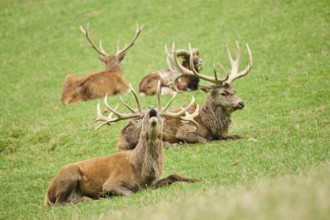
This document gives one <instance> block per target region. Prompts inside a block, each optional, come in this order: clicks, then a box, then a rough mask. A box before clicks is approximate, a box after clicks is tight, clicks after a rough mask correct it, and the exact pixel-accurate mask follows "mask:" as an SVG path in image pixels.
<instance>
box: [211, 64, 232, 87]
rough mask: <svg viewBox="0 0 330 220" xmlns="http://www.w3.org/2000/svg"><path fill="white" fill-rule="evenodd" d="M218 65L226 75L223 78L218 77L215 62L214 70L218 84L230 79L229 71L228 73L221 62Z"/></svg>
mask: <svg viewBox="0 0 330 220" xmlns="http://www.w3.org/2000/svg"><path fill="white" fill-rule="evenodd" d="M218 65H219V66H220V68H221V69H222V71H223V72H224V73H225V75H226V76H225V77H224V78H223V79H219V78H218V73H217V70H216V68H215V64H214V63H213V72H214V78H215V80H216V82H217V83H218V84H222V83H223V82H225V81H226V80H228V78H229V73H228V71H227V70H226V69H225V68H224V67H223V66H222V65H221V64H220V63H218Z"/></svg>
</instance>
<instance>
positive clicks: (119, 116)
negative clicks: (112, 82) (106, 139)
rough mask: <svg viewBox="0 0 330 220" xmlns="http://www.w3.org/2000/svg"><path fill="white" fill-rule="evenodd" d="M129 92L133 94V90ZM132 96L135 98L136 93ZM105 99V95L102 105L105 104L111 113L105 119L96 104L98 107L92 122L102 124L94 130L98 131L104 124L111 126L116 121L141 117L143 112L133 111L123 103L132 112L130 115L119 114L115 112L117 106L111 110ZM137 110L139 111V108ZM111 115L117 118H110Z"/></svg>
mask: <svg viewBox="0 0 330 220" xmlns="http://www.w3.org/2000/svg"><path fill="white" fill-rule="evenodd" d="M131 91H132V93H133V94H134V92H133V91H134V90H131ZM134 96H136V93H135V95H134ZM107 99H108V96H107V95H105V97H104V104H105V106H106V107H107V108H108V110H109V111H110V112H111V113H110V114H109V116H108V117H105V116H104V115H102V113H101V110H100V104H98V106H97V118H96V119H95V120H94V122H96V121H103V123H102V124H100V125H99V126H97V127H96V128H95V129H94V130H97V129H99V128H100V127H102V126H103V125H105V124H109V125H111V124H113V123H114V122H117V121H120V120H124V119H130V118H136V117H139V116H141V115H142V114H143V112H141V111H134V110H133V108H131V107H127V106H128V105H127V104H126V103H125V104H126V105H125V104H124V105H125V106H126V107H127V108H128V109H129V110H133V112H132V113H130V114H125V113H120V112H118V111H117V107H118V106H117V107H116V108H115V109H113V108H112V107H111V106H110V105H109V103H108V101H107ZM138 105H139V104H138ZM138 109H140V107H139V108H138ZM113 114H115V115H116V116H117V117H116V118H113V117H112V115H113Z"/></svg>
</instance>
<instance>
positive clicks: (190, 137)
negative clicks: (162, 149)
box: [175, 131, 208, 143]
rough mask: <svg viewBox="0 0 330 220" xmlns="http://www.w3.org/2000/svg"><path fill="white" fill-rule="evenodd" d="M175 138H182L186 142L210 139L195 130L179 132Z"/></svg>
mask: <svg viewBox="0 0 330 220" xmlns="http://www.w3.org/2000/svg"><path fill="white" fill-rule="evenodd" d="M175 138H176V139H177V140H180V141H182V142H186V143H206V142H208V140H207V139H206V138H204V137H202V136H200V135H199V134H196V133H195V132H180V131H179V132H178V133H177V134H176V135H175Z"/></svg>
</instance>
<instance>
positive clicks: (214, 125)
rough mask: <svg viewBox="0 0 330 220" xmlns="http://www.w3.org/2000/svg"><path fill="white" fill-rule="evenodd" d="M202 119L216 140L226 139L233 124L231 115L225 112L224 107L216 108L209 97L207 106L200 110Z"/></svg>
mask: <svg viewBox="0 0 330 220" xmlns="http://www.w3.org/2000/svg"><path fill="white" fill-rule="evenodd" d="M200 117H201V119H202V121H203V124H204V125H205V127H206V128H207V129H208V130H209V131H210V133H211V134H212V136H213V137H214V138H216V139H221V138H222V137H225V136H226V135H227V133H228V128H229V125H230V123H231V113H230V112H227V111H225V109H224V108H223V107H222V106H215V105H214V104H213V102H212V100H211V98H209V97H208V99H207V100H206V104H205V105H204V106H203V107H202V108H201V110H200Z"/></svg>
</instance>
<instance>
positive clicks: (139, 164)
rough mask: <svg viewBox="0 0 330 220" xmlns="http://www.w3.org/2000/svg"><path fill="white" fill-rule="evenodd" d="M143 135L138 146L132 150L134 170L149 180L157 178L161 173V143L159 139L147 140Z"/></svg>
mask: <svg viewBox="0 0 330 220" xmlns="http://www.w3.org/2000/svg"><path fill="white" fill-rule="evenodd" d="M147 139H148V138H147V137H146V136H145V134H141V135H140V139H139V142H138V145H137V146H136V148H135V149H134V151H135V158H134V159H133V163H134V166H135V168H136V170H139V171H140V172H141V175H142V176H144V177H146V176H149V177H150V178H159V177H160V176H161V175H162V172H163V157H164V155H163V141H162V139H161V138H157V139H156V140H147Z"/></svg>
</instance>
